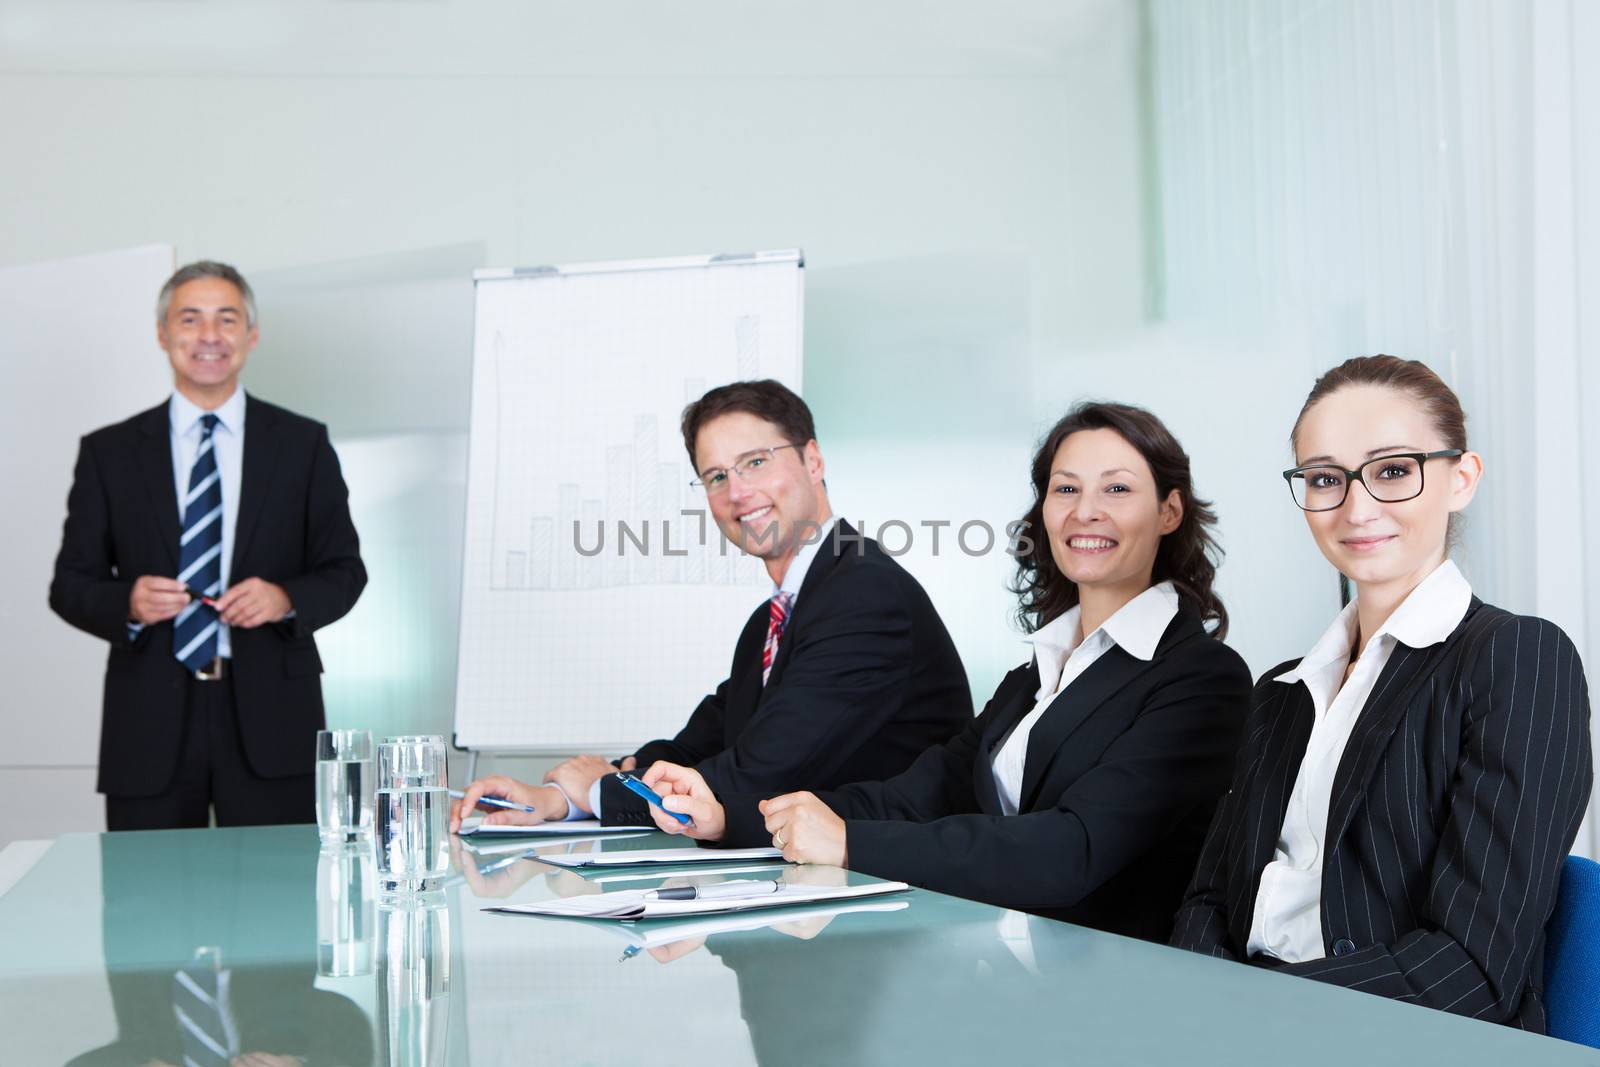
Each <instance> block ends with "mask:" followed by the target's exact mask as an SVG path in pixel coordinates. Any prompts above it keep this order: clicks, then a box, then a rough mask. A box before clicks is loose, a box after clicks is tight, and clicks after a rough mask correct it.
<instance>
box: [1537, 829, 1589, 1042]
mask: <svg viewBox="0 0 1600 1067" xmlns="http://www.w3.org/2000/svg"><path fill="white" fill-rule="evenodd" d="M1546 935H1547V936H1546V939H1545V950H1544V953H1545V955H1544V999H1545V1007H1546V1008H1547V1009H1548V1010H1549V1013H1550V1018H1549V1022H1550V1036H1551V1037H1559V1038H1561V1039H1562V1040H1564V1041H1576V1042H1578V1043H1579V1044H1580V1045H1588V1046H1590V1047H1591V1048H1600V863H1596V862H1595V861H1594V860H1588V859H1584V858H1583V857H1582V856H1568V857H1567V862H1566V863H1565V865H1563V866H1562V868H1561V891H1560V893H1559V894H1558V895H1557V896H1556V913H1555V914H1554V915H1552V916H1551V917H1550V925H1549V926H1548V927H1547V928H1546Z"/></svg>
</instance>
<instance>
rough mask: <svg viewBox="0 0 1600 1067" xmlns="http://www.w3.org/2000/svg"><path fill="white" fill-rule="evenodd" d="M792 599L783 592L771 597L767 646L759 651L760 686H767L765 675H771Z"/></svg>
mask: <svg viewBox="0 0 1600 1067" xmlns="http://www.w3.org/2000/svg"><path fill="white" fill-rule="evenodd" d="M793 599H794V598H793V597H792V596H790V595H789V594H788V593H784V592H778V593H774V594H773V595H772V601H771V608H772V610H771V613H770V614H769V615H768V616H767V646H766V648H764V649H762V650H761V684H762V685H766V684H767V675H769V674H771V673H772V661H773V660H774V659H777V658H778V642H779V641H780V640H782V638H783V627H784V624H785V623H787V622H788V621H789V602H790V601H791V600H793Z"/></svg>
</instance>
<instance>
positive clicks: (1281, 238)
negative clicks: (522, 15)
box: [1147, 0, 1600, 856]
mask: <svg viewBox="0 0 1600 1067" xmlns="http://www.w3.org/2000/svg"><path fill="white" fill-rule="evenodd" d="M1148 10H1149V22H1148V27H1147V29H1148V34H1149V38H1148V43H1149V48H1150V53H1149V54H1150V64H1149V74H1150V78H1149V86H1148V89H1149V96H1148V101H1149V119H1150V126H1151V129H1152V131H1153V136H1152V145H1151V147H1152V154H1153V156H1154V159H1153V161H1152V167H1153V172H1152V173H1153V178H1152V182H1151V191H1152V197H1153V207H1154V213H1155V214H1156V215H1157V217H1158V228H1157V233H1158V235H1159V236H1158V237H1157V239H1156V240H1155V241H1154V242H1153V253H1154V258H1155V263H1154V264H1153V266H1154V268H1155V271H1154V273H1155V275H1156V277H1157V279H1158V297H1157V303H1158V307H1157V311H1158V314H1159V316H1160V317H1161V318H1163V319H1164V320H1166V321H1168V322H1171V323H1177V324H1205V325H1206V326H1207V327H1208V328H1209V329H1210V330H1211V331H1212V332H1213V333H1219V334H1221V335H1224V336H1229V335H1231V336H1235V337H1238V338H1239V339H1240V340H1241V343H1246V342H1248V343H1250V344H1252V345H1253V346H1259V345H1261V344H1262V339H1263V338H1266V339H1268V340H1269V349H1270V350H1271V351H1273V352H1275V353H1278V354H1280V355H1279V357H1275V358H1281V359H1282V360H1284V361H1286V362H1287V363H1289V364H1291V365H1296V364H1298V365H1303V366H1304V367H1305V368H1306V379H1305V385H1306V388H1307V389H1309V388H1310V384H1311V380H1312V377H1313V376H1314V373H1315V372H1316V371H1317V370H1321V369H1325V368H1326V367H1329V366H1332V365H1333V364H1334V363H1336V362H1338V361H1340V360H1342V359H1344V358H1346V357H1347V356H1351V355H1357V354H1369V353H1374V352H1389V353H1393V354H1396V355H1403V356H1408V357H1414V358H1418V359H1422V360H1424V361H1426V362H1427V363H1429V364H1430V365H1431V366H1433V367H1434V368H1435V369H1436V370H1438V371H1439V372H1440V373H1441V375H1443V377H1444V378H1445V379H1446V380H1447V381H1448V382H1450V383H1451V385H1452V386H1453V387H1454V388H1455V389H1456V390H1457V392H1458V393H1459V394H1460V395H1461V398H1462V401H1463V403H1464V404H1465V406H1466V408H1467V412H1468V419H1469V422H1468V430H1469V435H1470V437H1471V440H1472V444H1473V447H1474V448H1476V449H1478V450H1479V451H1481V452H1483V453H1484V456H1485V461H1486V464H1487V466H1488V470H1489V474H1488V477H1487V478H1486V479H1485V483H1484V486H1483V489H1482V491H1481V492H1480V495H1479V497H1478V499H1477V501H1476V502H1475V503H1474V505H1473V508H1472V511H1471V514H1470V516H1469V518H1468V522H1467V525H1466V531H1465V539H1464V543H1463V545H1462V548H1461V550H1460V552H1459V553H1458V557H1459V558H1460V560H1461V562H1462V564H1463V566H1464V568H1465V570H1466V571H1467V573H1468V575H1469V577H1470V578H1471V580H1472V583H1473V586H1474V588H1475V589H1476V590H1477V591H1478V593H1479V594H1480V595H1481V596H1483V597H1484V599H1486V600H1489V601H1491V602H1493V603H1496V604H1499V605H1501V606H1503V607H1505V608H1507V609H1509V610H1513V611H1517V612H1520V613H1525V614H1537V615H1542V616H1544V617H1546V618H1549V619H1552V620H1554V621H1555V622H1557V623H1558V624H1559V625H1561V626H1562V627H1563V628H1564V629H1565V630H1566V631H1567V633H1568V634H1570V635H1571V636H1572V638H1573V640H1574V641H1576V642H1577V644H1578V647H1579V648H1580V649H1581V650H1582V652H1583V654H1584V660H1585V663H1586V665H1587V667H1588V669H1589V674H1590V677H1591V679H1595V680H1596V682H1597V684H1600V677H1597V676H1596V674H1595V672H1596V671H1597V670H1600V614H1597V613H1600V529H1597V527H1596V523H1600V424H1597V425H1596V426H1594V427H1587V428H1586V426H1585V422H1584V419H1583V415H1584V413H1586V412H1600V368H1591V369H1589V371H1588V373H1587V374H1586V373H1585V368H1584V363H1585V361H1584V359H1583V356H1584V355H1586V354H1591V355H1592V354H1595V353H1596V351H1597V348H1600V341H1597V338H1600V66H1597V65H1596V64H1594V63H1592V62H1591V63H1588V64H1587V65H1585V64H1584V63H1581V62H1580V61H1579V60H1580V57H1585V56H1589V57H1592V56H1594V55H1596V54H1600V4H1595V3H1593V2H1590V0H1533V2H1531V3H1530V2H1529V0H1432V2H1427V0H1354V2H1352V0H1303V2H1291V0H1281V2H1274V3H1254V2H1246V0H1153V2H1152V3H1151V4H1150V6H1149V9H1148ZM1591 620H1593V622H1592V623H1591ZM1576 849H1577V851H1580V852H1583V853H1585V854H1587V855H1590V856H1595V855H1600V826H1597V822H1596V816H1595V809H1594V807H1593V805H1591V809H1590V818H1589V820H1588V821H1587V823H1586V824H1585V827H1584V829H1583V830H1582V831H1581V832H1580V835H1579V839H1578V844H1577V846H1576Z"/></svg>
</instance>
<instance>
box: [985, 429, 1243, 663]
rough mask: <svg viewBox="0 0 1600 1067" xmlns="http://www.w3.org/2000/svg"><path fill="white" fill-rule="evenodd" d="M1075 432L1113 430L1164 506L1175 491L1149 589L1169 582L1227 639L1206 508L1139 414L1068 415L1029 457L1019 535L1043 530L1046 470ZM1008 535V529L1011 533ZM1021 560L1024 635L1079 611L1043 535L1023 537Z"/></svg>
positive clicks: (1177, 454) (1164, 435) (1161, 435)
mask: <svg viewBox="0 0 1600 1067" xmlns="http://www.w3.org/2000/svg"><path fill="white" fill-rule="evenodd" d="M1079 430H1115V431H1116V432H1117V434H1118V435H1120V436H1121V437H1122V439H1123V440H1124V441H1126V442H1128V444H1130V445H1132V446H1133V447H1134V448H1135V449H1136V450H1137V451H1138V453H1139V455H1141V456H1143V457H1144V461H1145V462H1146V463H1148V464H1149V465H1150V473H1151V474H1152V475H1154V476H1155V480H1156V492H1157V493H1158V494H1159V496H1160V498H1161V499H1163V500H1165V499H1166V497H1167V496H1168V494H1170V493H1171V492H1172V491H1173V490H1174V489H1176V490H1177V491H1178V499H1179V501H1180V502H1181V503H1182V505H1183V519H1182V521H1181V522H1180V523H1179V524H1178V528H1177V529H1176V530H1173V531H1172V532H1171V533H1169V534H1166V535H1165V536H1163V537H1162V538H1161V544H1160V546H1159V547H1158V548H1157V549H1156V560H1155V566H1154V567H1153V568H1152V569H1151V573H1150V584H1152V585H1155V584H1158V583H1160V582H1168V581H1170V582H1171V583H1172V584H1173V586H1174V587H1175V588H1176V589H1177V590H1178V595H1179V596H1180V597H1181V598H1182V599H1183V600H1185V601H1186V602H1187V603H1188V604H1189V606H1190V607H1192V608H1194V609H1195V610H1196V611H1198V612H1199V613H1200V617H1201V619H1202V620H1204V621H1206V622H1214V623H1215V624H1216V627H1215V629H1214V631H1213V632H1214V633H1215V635H1216V636H1217V637H1218V638H1219V639H1220V638H1223V637H1226V636H1227V634H1228V611H1227V609H1226V608H1224V607H1223V606H1222V599H1221V598H1220V597H1219V596H1217V593H1216V590H1214V589H1213V588H1212V585H1213V583H1214V582H1215V581H1216V576H1217V563H1218V562H1219V561H1220V560H1221V558H1222V548H1221V546H1219V545H1218V544H1217V540H1216V537H1215V536H1213V534H1212V529H1213V527H1215V526H1216V524H1217V516H1216V512H1214V511H1212V510H1211V502H1210V501H1208V500H1201V499H1200V498H1199V497H1197V496H1195V493H1194V480H1193V479H1192V478H1191V477H1190V473H1189V455H1188V453H1186V452H1184V450H1183V446H1182V445H1180V444H1179V443H1178V439H1177V438H1176V437H1174V436H1172V431H1170V430H1168V429H1167V427H1166V425H1165V424H1164V423H1163V422H1162V421H1161V420H1160V419H1158V418H1156V417H1155V416H1154V415H1152V414H1151V413H1150V412H1148V411H1146V410H1145V409H1144V408H1137V407H1133V406H1132V405H1129V404H1112V403H1107V402H1104V401H1087V402H1085V403H1082V404H1079V405H1077V406H1076V407H1074V408H1073V409H1072V410H1071V411H1069V412H1067V414H1066V415H1065V416H1064V417H1063V418H1062V419H1061V421H1060V422H1058V423H1056V424H1055V426H1054V427H1052V428H1051V430H1050V432H1049V433H1047V434H1045V436H1044V439H1043V440H1042V441H1040V442H1039V450H1038V451H1037V452H1035V453H1034V456H1033V506H1032V507H1031V508H1029V509H1028V513H1027V514H1026V515H1024V516H1023V517H1022V525H1021V527H1020V528H1021V530H1023V531H1029V530H1038V531H1043V530H1044V500H1045V493H1046V492H1047V491H1048V489H1049V485H1050V468H1051V464H1052V463H1054V461H1055V456H1056V450H1057V449H1059V448H1060V447H1061V443H1062V442H1063V441H1065V440H1066V439H1067V438H1068V437H1071V436H1072V435H1073V434H1075V433H1077V432H1078V431H1079ZM1014 528H1015V527H1014ZM1027 540H1028V543H1029V544H1030V546H1031V547H1030V548H1029V550H1028V551H1027V552H1021V551H1018V552H1017V575H1016V579H1015V581H1013V582H1012V585H1011V591H1012V592H1013V593H1016V594H1017V596H1018V598H1019V601H1018V604H1017V620H1018V621H1019V622H1020V623H1021V624H1022V626H1023V629H1025V630H1027V631H1029V632H1030V633H1031V632H1033V631H1035V630H1038V629H1039V628H1040V627H1042V626H1044V625H1045V624H1046V623H1048V622H1050V621H1051V620H1052V619H1055V618H1058V617H1059V616H1061V615H1063V614H1065V613H1066V612H1067V611H1069V610H1071V609H1072V608H1073V606H1075V605H1076V604H1077V603H1078V584H1077V583H1076V582H1074V581H1073V580H1072V579H1070V578H1068V577H1067V576H1066V575H1065V574H1062V573H1061V570H1060V569H1059V568H1058V567H1057V566H1056V561H1055V557H1054V556H1052V555H1051V553H1050V538H1049V537H1048V535H1046V536H1043V537H1039V538H1033V537H1029V538H1028V539H1027Z"/></svg>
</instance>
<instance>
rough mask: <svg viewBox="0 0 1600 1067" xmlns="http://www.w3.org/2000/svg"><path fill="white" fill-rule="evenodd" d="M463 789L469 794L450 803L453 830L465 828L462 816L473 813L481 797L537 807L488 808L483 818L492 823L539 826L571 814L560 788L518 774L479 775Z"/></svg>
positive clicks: (451, 829)
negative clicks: (522, 779)
mask: <svg viewBox="0 0 1600 1067" xmlns="http://www.w3.org/2000/svg"><path fill="white" fill-rule="evenodd" d="M462 793H464V794H465V795H464V796H462V798H461V799H460V800H458V801H456V802H455V803H453V804H451V805H450V832H451V833H456V832H457V831H459V830H460V829H461V820H462V819H465V818H466V817H467V816H468V815H471V814H472V813H473V810H474V809H475V808H476V807H477V805H478V798H479V797H499V798H500V799H502V800H509V801H512V802H513V803H516V804H526V805H528V806H529V807H530V808H534V809H535V812H533V813H530V812H526V811H510V810H508V809H506V808H485V809H484V811H486V812H488V814H486V815H484V817H483V821H484V822H485V823H487V824H489V825H491V826H493V825H501V824H507V825H512V826H535V825H537V824H539V823H542V822H558V821H560V820H562V819H565V818H566V817H567V802H566V801H565V800H563V799H562V797H561V791H560V790H559V789H556V788H554V787H553V786H548V785H529V784H528V783H527V782H519V781H517V780H516V779H515V778H507V777H506V776H505V775H503V774H491V775H489V777H487V778H479V779H478V780H477V781H476V782H473V783H472V784H471V785H469V786H467V788H466V789H464V790H462Z"/></svg>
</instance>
